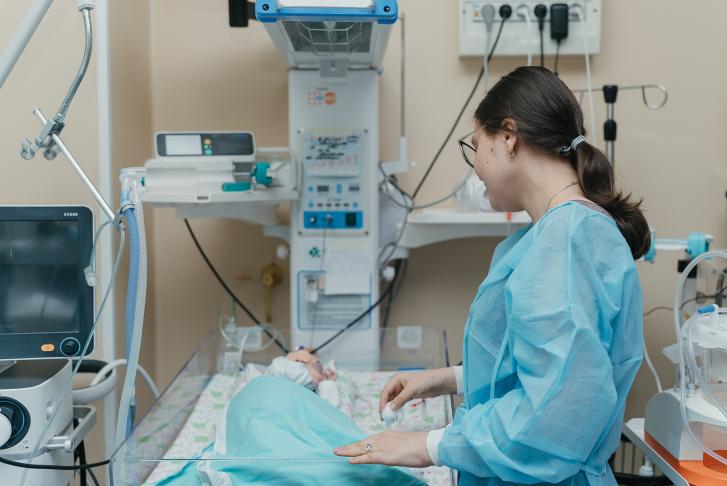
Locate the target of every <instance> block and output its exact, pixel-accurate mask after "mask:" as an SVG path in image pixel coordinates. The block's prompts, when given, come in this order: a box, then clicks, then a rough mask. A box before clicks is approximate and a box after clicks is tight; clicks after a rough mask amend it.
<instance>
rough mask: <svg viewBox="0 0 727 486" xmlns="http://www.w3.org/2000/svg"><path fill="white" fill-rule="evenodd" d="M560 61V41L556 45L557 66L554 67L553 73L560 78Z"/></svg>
mask: <svg viewBox="0 0 727 486" xmlns="http://www.w3.org/2000/svg"><path fill="white" fill-rule="evenodd" d="M559 59H560V40H558V42H557V43H556V44H555V65H554V66H553V73H554V74H555V75H556V76H558V60H559Z"/></svg>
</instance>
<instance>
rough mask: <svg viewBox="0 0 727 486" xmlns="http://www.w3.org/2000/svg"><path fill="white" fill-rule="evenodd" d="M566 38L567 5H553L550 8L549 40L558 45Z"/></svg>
mask: <svg viewBox="0 0 727 486" xmlns="http://www.w3.org/2000/svg"><path fill="white" fill-rule="evenodd" d="M567 37H568V4H567V3H554V4H552V5H551V6H550V38H551V39H553V40H554V41H556V42H558V43H560V42H562V41H563V39H565V38H567Z"/></svg>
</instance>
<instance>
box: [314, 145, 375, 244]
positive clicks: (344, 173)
mask: <svg viewBox="0 0 727 486" xmlns="http://www.w3.org/2000/svg"><path fill="white" fill-rule="evenodd" d="M365 138H366V137H365V133H364V132H363V131H352V132H348V133H339V134H322V133H315V134H314V133H306V134H303V135H302V140H301V145H302V146H301V161H302V166H303V186H302V188H303V191H302V192H303V194H302V196H303V197H302V202H301V203H302V205H303V211H302V212H301V217H302V218H303V221H301V226H302V227H303V228H304V229H306V230H315V231H321V230H335V231H341V230H343V231H345V230H349V231H350V230H353V231H360V230H363V229H364V228H365V226H366V224H367V222H366V219H365V211H364V207H365V198H366V191H365V187H364V183H365V181H364V166H363V161H364V160H365V146H366V145H365V144H366V141H365Z"/></svg>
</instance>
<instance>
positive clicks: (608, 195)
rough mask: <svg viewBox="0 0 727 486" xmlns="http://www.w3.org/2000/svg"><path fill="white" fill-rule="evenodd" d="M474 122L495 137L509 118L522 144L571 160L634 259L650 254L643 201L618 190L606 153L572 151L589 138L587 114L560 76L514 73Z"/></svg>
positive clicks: (540, 71)
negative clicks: (585, 136)
mask: <svg viewBox="0 0 727 486" xmlns="http://www.w3.org/2000/svg"><path fill="white" fill-rule="evenodd" d="M475 119H476V120H477V122H478V123H479V124H480V125H481V126H482V127H483V128H484V129H485V130H486V131H487V132H489V133H491V134H494V133H497V132H498V131H499V130H501V129H502V127H503V123H504V121H505V120H507V119H511V120H514V121H515V123H516V125H517V134H518V140H519V141H522V142H523V143H525V144H526V145H528V146H529V147H531V148H533V149H535V150H539V151H541V152H543V153H545V154H550V155H555V156H559V157H562V158H563V159H564V162H566V160H567V161H569V162H570V163H571V165H572V166H573V169H574V170H575V171H576V173H577V174H578V183H579V184H580V187H581V190H582V191H583V194H584V195H585V196H586V197H587V198H588V199H590V200H591V201H593V202H594V203H596V204H598V205H599V206H601V207H602V208H603V209H605V210H606V211H608V213H609V214H610V215H611V217H613V219H614V220H615V221H616V224H617V225H618V227H619V229H620V230H621V234H622V235H623V237H624V239H625V240H626V242H627V243H628V245H629V247H630V248H631V254H632V255H633V257H634V258H635V259H637V258H640V257H641V256H643V255H644V254H645V253H646V252H647V251H649V247H650V246H651V231H650V230H649V225H648V224H647V223H646V218H644V215H643V213H642V212H641V209H640V207H641V201H632V200H631V196H630V195H624V194H623V193H622V192H620V191H617V190H616V184H615V182H614V172H613V165H612V164H611V163H610V162H609V161H608V159H607V158H606V156H605V155H604V154H603V152H601V151H600V150H598V149H597V148H596V147H594V146H593V145H591V144H589V143H586V142H581V143H579V144H574V146H575V148H571V144H572V143H573V141H574V139H575V138H576V137H578V136H579V135H583V134H585V129H584V127H583V111H581V107H580V106H579V105H578V101H577V100H576V98H575V96H573V93H572V92H571V91H570V90H569V89H568V87H567V86H566V85H565V83H563V81H561V80H560V79H559V78H558V77H557V76H556V75H555V74H553V73H552V72H551V71H549V70H547V69H545V68H541V67H519V68H517V69H515V70H514V71H513V72H511V73H510V74H508V75H506V76H504V77H503V78H502V79H500V81H498V82H497V83H496V84H495V85H494V86H493V87H492V89H490V91H489V92H488V94H487V96H486V97H485V99H484V100H482V102H481V103H480V105H479V106H478V107H477V111H476V112H475Z"/></svg>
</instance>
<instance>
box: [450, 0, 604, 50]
mask: <svg viewBox="0 0 727 486" xmlns="http://www.w3.org/2000/svg"><path fill="white" fill-rule="evenodd" d="M540 3H542V4H543V5H545V6H546V7H547V8H548V15H547V16H546V17H545V29H544V31H543V40H544V42H543V48H544V49H543V50H544V51H545V55H553V54H555V50H556V46H557V44H556V42H555V41H554V40H553V39H551V38H550V5H551V4H553V3H559V2H543V1H536V0H522V1H517V2H502V1H491V0H459V55H460V57H483V56H484V52H485V46H486V43H487V42H486V29H485V22H484V20H483V19H482V15H481V11H482V7H484V6H485V5H488V4H489V5H492V6H494V7H495V12H496V13H495V21H494V24H493V27H492V36H491V38H492V42H494V41H495V36H496V35H497V30H498V29H499V27H500V14H499V11H500V7H501V6H502V5H505V4H507V5H510V6H511V7H512V9H513V13H512V17H510V18H509V19H508V20H507V22H505V26H504V28H503V30H502V35H501V37H500V42H499V43H498V44H497V49H496V50H495V57H498V56H509V57H514V56H527V54H528V49H530V50H531V51H532V54H533V64H538V63H539V57H540V32H539V30H538V19H537V18H535V14H534V9H535V6H536V5H538V4H540ZM562 3H568V5H569V6H570V7H571V8H570V11H569V17H570V22H569V25H568V31H569V33H568V37H567V38H566V39H565V40H564V41H563V42H562V43H561V45H560V55H561V56H568V55H583V54H584V53H585V46H584V43H583V35H584V33H585V35H586V38H587V41H588V52H589V53H590V54H598V53H599V52H600V51H601V13H602V11H601V0H578V1H573V2H562ZM576 5H580V8H582V9H583V12H584V15H583V18H584V21H585V24H581V21H580V20H579V19H578V15H577V14H575V13H574V12H575V11H574V8H577V7H574V6H576ZM520 6H525V7H526V8H527V10H528V15H529V16H530V20H531V21H530V29H529V30H528V23H527V21H526V20H525V18H523V17H520V16H519V15H518V7H520Z"/></svg>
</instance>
